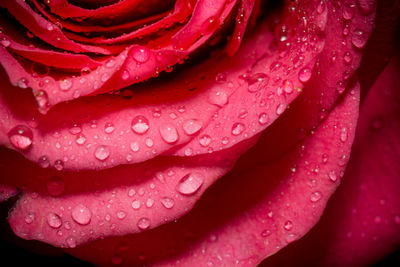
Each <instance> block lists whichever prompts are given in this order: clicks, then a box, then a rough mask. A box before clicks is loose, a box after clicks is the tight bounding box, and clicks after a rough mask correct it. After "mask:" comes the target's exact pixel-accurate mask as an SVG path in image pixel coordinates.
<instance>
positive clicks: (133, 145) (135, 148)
mask: <svg viewBox="0 0 400 267" xmlns="http://www.w3.org/2000/svg"><path fill="white" fill-rule="evenodd" d="M130 148H131V150H132V151H133V152H138V151H139V144H138V143H137V142H132V143H131V144H130Z"/></svg>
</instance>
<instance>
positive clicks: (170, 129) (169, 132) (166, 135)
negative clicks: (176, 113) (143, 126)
mask: <svg viewBox="0 0 400 267" xmlns="http://www.w3.org/2000/svg"><path fill="white" fill-rule="evenodd" d="M159 131H160V135H161V138H162V139H163V140H164V141H165V142H167V143H168V144H172V143H175V142H176V141H178V139H179V135H178V131H177V130H176V128H175V126H174V125H172V124H169V123H167V124H163V125H161V126H160V128H159Z"/></svg>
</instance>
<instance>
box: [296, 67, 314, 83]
mask: <svg viewBox="0 0 400 267" xmlns="http://www.w3.org/2000/svg"><path fill="white" fill-rule="evenodd" d="M310 78H311V70H310V69H309V68H304V69H302V70H300V72H299V80H300V82H302V83H305V82H308V80H310Z"/></svg>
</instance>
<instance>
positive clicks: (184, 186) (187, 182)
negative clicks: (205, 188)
mask: <svg viewBox="0 0 400 267" xmlns="http://www.w3.org/2000/svg"><path fill="white" fill-rule="evenodd" d="M203 183H204V176H203V175H202V174H201V173H198V172H193V173H188V174H186V175H185V176H183V177H182V179H181V180H180V181H179V183H178V185H177V187H176V189H177V190H178V192H179V193H181V194H183V195H191V194H194V193H196V191H197V190H199V188H200V187H201V186H202V185H203Z"/></svg>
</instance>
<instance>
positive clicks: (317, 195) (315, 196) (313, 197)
mask: <svg viewBox="0 0 400 267" xmlns="http://www.w3.org/2000/svg"><path fill="white" fill-rule="evenodd" d="M321 198H322V194H321V192H318V191H316V192H313V193H311V197H310V200H311V202H318V201H319V200H320V199H321Z"/></svg>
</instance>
